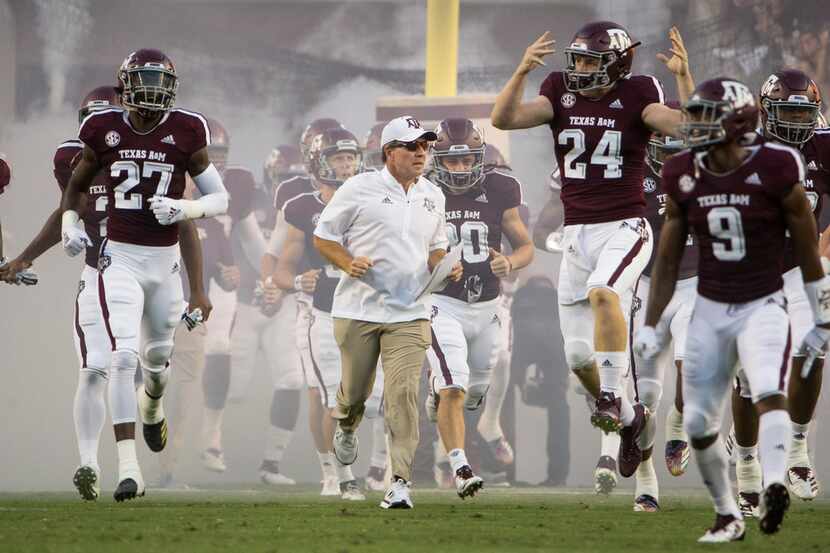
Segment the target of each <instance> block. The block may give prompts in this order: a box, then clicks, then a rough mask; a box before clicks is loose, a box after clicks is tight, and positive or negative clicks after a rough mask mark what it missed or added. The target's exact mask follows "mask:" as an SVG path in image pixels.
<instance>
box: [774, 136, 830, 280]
mask: <svg viewBox="0 0 830 553" xmlns="http://www.w3.org/2000/svg"><path fill="white" fill-rule="evenodd" d="M801 153H802V155H804V161H805V162H806V163H807V178H806V179H804V191H805V192H806V193H807V199H808V200H810V205H811V206H812V207H813V215H814V216H815V218H816V225H817V226H818V224H819V219H820V218H821V211H822V207H823V205H824V195H825V194H830V129H817V130H816V132H815V134H814V135H813V137H812V138H810V140H808V141H807V143H806V144H804V145H803V146H802V147H801ZM793 267H798V260H797V259H796V256H795V249H794V248H793V244H792V240H790V238H789V236H788V237H787V244H786V246H785V250H784V272H787V271H789V270H790V269H792V268H793Z"/></svg>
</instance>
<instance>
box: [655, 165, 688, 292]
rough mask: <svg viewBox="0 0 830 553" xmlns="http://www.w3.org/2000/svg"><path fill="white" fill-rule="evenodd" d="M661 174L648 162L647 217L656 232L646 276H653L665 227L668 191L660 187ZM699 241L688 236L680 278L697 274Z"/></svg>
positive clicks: (678, 274) (678, 275) (681, 262)
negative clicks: (658, 245) (652, 168)
mask: <svg viewBox="0 0 830 553" xmlns="http://www.w3.org/2000/svg"><path fill="white" fill-rule="evenodd" d="M659 183H660V176H659V175H658V174H657V173H655V172H654V171H652V170H651V167H649V166H648V164H646V176H645V178H644V179H643V193H644V194H645V197H646V219H647V220H648V223H649V224H650V225H651V230H652V232H653V233H654V242H653V243H654V248H653V249H652V250H651V259H649V260H648V265H646V268H645V269H643V274H644V275H645V276H651V270H652V268H653V267H654V259H655V258H656V257H657V244H658V243H659V242H660V231H661V230H662V229H663V221H664V220H665V218H666V217H665V215H666V193H665V192H664V191H663V190H661V189H660V188H659ZM697 260H698V251H697V241H696V240H695V237H694V235H693V234H689V236H687V237H686V249H685V250H684V251H683V259H682V260H681V261H680V270H679V271H678V273H677V278H678V279H684V278H690V277H693V276H695V275H696V274H697Z"/></svg>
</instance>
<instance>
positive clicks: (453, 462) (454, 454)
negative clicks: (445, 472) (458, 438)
mask: <svg viewBox="0 0 830 553" xmlns="http://www.w3.org/2000/svg"><path fill="white" fill-rule="evenodd" d="M448 456H449V458H450V466H451V467H452V472H453V474H454V473H455V471H457V470H458V469H460V468H461V467H463V466H465V465H469V464H470V463H468V462H467V455H466V454H465V453H464V450H463V449H453V450H452V451H450V452H449V455H448Z"/></svg>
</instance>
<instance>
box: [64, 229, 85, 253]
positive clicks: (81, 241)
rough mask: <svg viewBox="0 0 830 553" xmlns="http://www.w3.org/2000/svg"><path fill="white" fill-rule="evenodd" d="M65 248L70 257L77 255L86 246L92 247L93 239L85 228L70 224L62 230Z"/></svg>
mask: <svg viewBox="0 0 830 553" xmlns="http://www.w3.org/2000/svg"><path fill="white" fill-rule="evenodd" d="M61 238H62V241H63V249H64V251H65V252H66V253H67V255H69V257H75V256H76V255H78V254H79V253H81V252H82V251H84V250H85V249H86V248H91V247H92V240H90V239H89V235H88V234H87V233H86V231H85V230H84V229H82V228H81V227H77V226H69V227H65V228H64V229H63V232H61Z"/></svg>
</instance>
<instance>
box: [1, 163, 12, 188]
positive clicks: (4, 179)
mask: <svg viewBox="0 0 830 553" xmlns="http://www.w3.org/2000/svg"><path fill="white" fill-rule="evenodd" d="M11 179H12V170H11V168H10V167H9V164H8V163H6V160H5V159H3V158H1V157H0V194H2V193H3V191H5V190H6V187H7V186H8V185H9V182H11Z"/></svg>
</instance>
